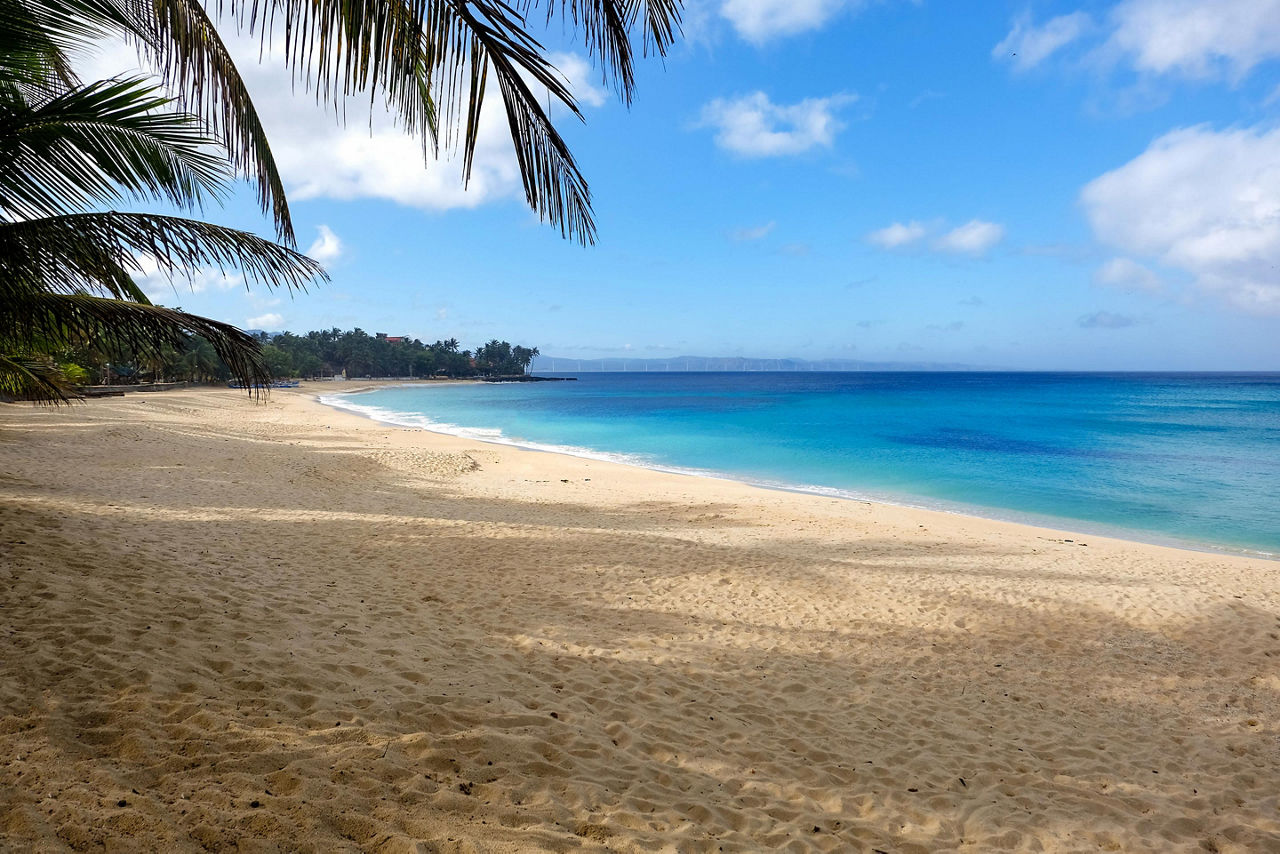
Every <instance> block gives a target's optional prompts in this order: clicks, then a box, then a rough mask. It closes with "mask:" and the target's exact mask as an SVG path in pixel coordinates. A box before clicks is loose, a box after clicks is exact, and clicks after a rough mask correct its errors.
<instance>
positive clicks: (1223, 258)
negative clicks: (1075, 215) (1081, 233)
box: [1080, 125, 1280, 314]
mask: <svg viewBox="0 0 1280 854" xmlns="http://www.w3.org/2000/svg"><path fill="white" fill-rule="evenodd" d="M1080 199H1081V203H1082V204H1083V206H1084V209H1085V213H1086V215H1087V216H1088V218H1089V222H1090V224H1091V225H1092V226H1093V230H1094V233H1095V235H1096V236H1097V237H1098V239H1099V240H1100V241H1102V242H1103V243H1105V244H1107V245H1109V246H1113V247H1116V248H1118V249H1120V250H1121V251H1123V252H1126V253H1130V254H1133V255H1138V256H1146V257H1150V258H1156V259H1158V260H1159V261H1160V262H1161V263H1162V264H1164V265H1165V266H1168V267H1172V268H1176V269H1180V270H1183V271H1185V272H1187V273H1189V274H1191V275H1192V276H1193V277H1194V278H1195V280H1196V282H1197V284H1198V285H1199V286H1200V287H1201V288H1202V289H1203V290H1205V291H1209V292H1214V293H1218V294H1220V295H1221V296H1223V297H1225V298H1226V299H1227V300H1229V301H1230V302H1232V303H1234V304H1235V305H1237V306H1239V307H1241V308H1243V309H1245V310H1247V311H1250V312H1256V313H1266V314H1280V281H1278V280H1277V276H1276V270H1277V268H1280V130H1263V129H1257V128H1254V129H1249V128H1236V129H1231V130H1224V131H1215V130H1212V129H1211V128H1209V127H1207V126H1204V125H1201V126H1198V127H1192V128H1185V129H1182V130H1176V131H1173V132H1171V133H1168V134H1165V135H1164V136H1162V137H1160V138H1159V139H1157V140H1155V141H1154V142H1153V143H1151V145H1150V146H1149V147H1148V148H1147V150H1146V151H1145V152H1143V153H1142V154H1140V155H1139V156H1138V157H1136V158H1134V159H1133V160H1131V161H1129V162H1128V163H1126V164H1125V165H1123V166H1121V167H1120V168H1118V169H1115V170H1113V171H1111V172H1108V173H1106V174H1105V175H1102V176H1100V177H1098V178H1096V179H1094V180H1093V181H1091V182H1090V183H1089V184H1088V185H1086V186H1085V187H1084V189H1083V190H1082V191H1081V195H1080Z"/></svg>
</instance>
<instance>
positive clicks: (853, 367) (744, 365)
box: [530, 356, 992, 374]
mask: <svg viewBox="0 0 1280 854" xmlns="http://www.w3.org/2000/svg"><path fill="white" fill-rule="evenodd" d="M530 370H531V371H534V372H541V373H570V374H573V373H582V374H586V373H611V372H618V371H625V372H631V373H644V372H646V371H648V372H655V371H657V372H662V371H989V370H992V368H990V367H984V366H981V365H962V364H957V363H951V362H864V361H861V360H858V359H820V360H817V361H811V360H809V359H749V358H744V357H741V356H675V357H673V358H670V359H630V358H608V359H570V358H566V357H564V356H538V357H536V358H535V359H534V360H533V365H532V366H531V368H530Z"/></svg>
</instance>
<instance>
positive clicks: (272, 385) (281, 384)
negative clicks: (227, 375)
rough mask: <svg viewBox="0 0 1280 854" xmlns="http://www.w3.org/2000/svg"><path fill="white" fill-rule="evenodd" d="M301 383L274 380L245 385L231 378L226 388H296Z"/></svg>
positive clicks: (298, 381) (299, 381)
mask: <svg viewBox="0 0 1280 854" xmlns="http://www.w3.org/2000/svg"><path fill="white" fill-rule="evenodd" d="M301 385H302V381H301V380H276V381H275V382H273V383H254V384H253V385H252V386H247V385H245V384H244V383H242V382H240V381H239V380H232V381H231V382H229V383H227V388H298V387H299V386H301Z"/></svg>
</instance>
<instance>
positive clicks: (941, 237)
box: [867, 219, 1005, 255]
mask: <svg viewBox="0 0 1280 854" xmlns="http://www.w3.org/2000/svg"><path fill="white" fill-rule="evenodd" d="M1004 233H1005V232H1004V226H1003V225H1000V224H999V223H994V222H986V221H984V220H980V219H973V220H970V221H969V222H967V223H965V224H964V225H961V226H957V227H955V228H952V229H946V227H945V225H944V224H943V223H942V222H941V221H937V220H935V221H933V222H931V223H928V224H926V223H923V222H920V221H919V220H914V219H913V220H911V221H910V222H906V223H903V222H895V223H893V224H892V225H888V226H885V227H884V228H881V229H877V230H876V231H873V232H871V233H870V234H868V235H867V242H869V243H871V244H873V245H875V246H879V247H880V248H881V249H903V248H907V247H911V246H916V245H919V244H921V243H922V242H923V241H924V240H925V239H926V238H928V237H929V236H930V235H931V234H932V235H936V236H935V237H934V239H933V240H932V242H930V244H929V246H930V248H932V249H934V250H935V251H938V252H951V253H957V254H963V255H981V254H983V253H985V252H986V251H987V250H989V249H991V248H992V247H994V246H995V245H996V244H997V243H999V242H1000V241H1001V240H1003V239H1004Z"/></svg>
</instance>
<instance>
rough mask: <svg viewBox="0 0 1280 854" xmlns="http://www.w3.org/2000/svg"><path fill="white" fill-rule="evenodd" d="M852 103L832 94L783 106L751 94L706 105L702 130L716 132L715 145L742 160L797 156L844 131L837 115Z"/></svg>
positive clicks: (850, 98) (847, 97)
mask: <svg viewBox="0 0 1280 854" xmlns="http://www.w3.org/2000/svg"><path fill="white" fill-rule="evenodd" d="M856 100H857V96H856V95H832V96H830V97H828V98H806V99H805V100H803V101H801V102H799V103H798V104H791V105H784V104H774V103H773V102H772V101H770V100H769V96H768V95H766V94H765V93H763V92H753V93H752V94H750V95H743V96H741V97H738V98H733V99H725V98H717V99H716V100H714V101H712V102H711V103H709V104H707V105H706V106H705V107H703V108H702V120H701V125H702V126H704V127H707V126H710V127H714V128H716V130H717V133H716V144H718V145H719V146H720V147H721V148H724V149H727V150H729V151H732V152H734V153H735V154H741V155H742V156H744V157H776V156H780V155H788V154H800V153H802V152H805V151H808V150H809V149H811V148H814V147H815V146H830V145H831V144H832V143H833V142H835V136H836V134H837V133H838V132H839V131H840V129H841V128H843V127H844V125H843V124H842V123H841V122H840V121H839V120H838V119H837V118H836V111H837V110H838V109H839V108H840V107H842V106H844V105H846V104H850V103H852V102H854V101H856Z"/></svg>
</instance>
